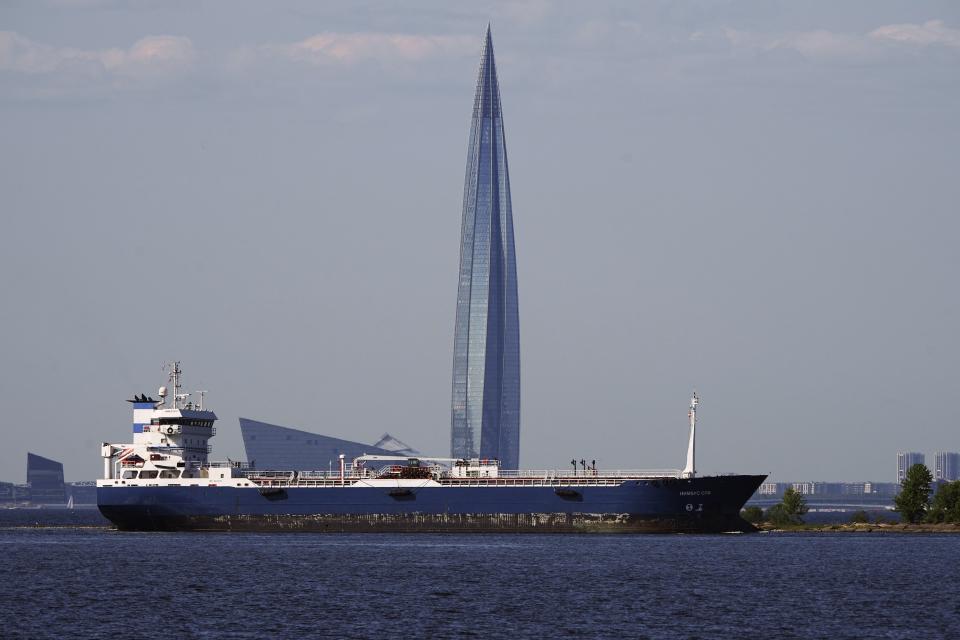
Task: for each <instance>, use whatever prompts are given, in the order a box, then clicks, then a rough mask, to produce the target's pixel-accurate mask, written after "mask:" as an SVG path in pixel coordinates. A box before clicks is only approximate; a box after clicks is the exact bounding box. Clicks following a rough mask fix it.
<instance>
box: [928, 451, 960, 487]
mask: <svg viewBox="0 0 960 640" xmlns="http://www.w3.org/2000/svg"><path fill="white" fill-rule="evenodd" d="M933 479H934V480H936V481H938V482H941V481H942V482H953V481H954V480H960V453H955V452H952V451H937V452H936V453H934V454H933Z"/></svg>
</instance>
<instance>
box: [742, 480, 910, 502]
mask: <svg viewBox="0 0 960 640" xmlns="http://www.w3.org/2000/svg"><path fill="white" fill-rule="evenodd" d="M899 488H900V486H899V485H898V484H896V483H893V482H764V483H763V484H762V485H760V488H758V489H757V492H756V494H754V497H755V498H779V497H781V496H783V492H784V491H786V490H787V489H793V490H794V491H796V492H797V493H799V494H802V495H804V496H809V497H812V498H815V499H817V500H825V501H827V502H829V501H831V500H833V501H838V500H849V499H851V498H854V499H857V498H862V499H864V500H867V501H868V502H870V501H876V500H885V499H887V498H892V497H893V496H895V495H896V494H897V491H898V490H899Z"/></svg>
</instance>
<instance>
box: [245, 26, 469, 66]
mask: <svg viewBox="0 0 960 640" xmlns="http://www.w3.org/2000/svg"><path fill="white" fill-rule="evenodd" d="M479 47H480V41H479V39H478V38H477V37H475V36H438V35H410V34H401V33H373V32H367V33H336V32H324V33H319V34H317V35H314V36H310V37H309V38H306V39H305V40H301V41H299V42H294V43H290V44H279V45H264V46H262V47H259V48H258V49H257V50H256V51H255V53H256V54H259V55H266V56H269V57H279V58H286V59H289V60H295V61H298V62H305V63H308V64H315V65H330V64H353V63H356V62H360V61H368V60H372V61H377V62H381V63H386V64H390V63H395V62H417V61H420V60H424V59H426V58H430V57H433V56H441V55H464V54H476V53H477V52H478V51H479Z"/></svg>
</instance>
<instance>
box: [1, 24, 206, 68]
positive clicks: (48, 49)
mask: <svg viewBox="0 0 960 640" xmlns="http://www.w3.org/2000/svg"><path fill="white" fill-rule="evenodd" d="M195 57H196V55H195V51H194V48H193V43H192V42H190V39H189V38H185V37H183V36H166V35H163V36H147V37H145V38H141V39H140V40H138V41H137V42H135V43H134V44H133V45H132V46H131V47H130V48H128V49H118V48H110V49H75V48H69V47H55V46H52V45H48V44H44V43H41V42H36V41H34V40H31V39H30V38H27V37H26V36H23V35H21V34H18V33H15V32H13V31H0V71H9V72H13V73H19V74H26V75H45V74H80V75H86V76H91V77H96V76H104V75H106V76H122V77H141V76H145V75H157V74H161V75H165V74H170V73H176V72H178V71H182V70H184V69H186V68H189V67H190V66H191V65H192V64H193V61H194V59H195Z"/></svg>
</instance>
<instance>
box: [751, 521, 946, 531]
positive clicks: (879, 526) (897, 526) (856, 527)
mask: <svg viewBox="0 0 960 640" xmlns="http://www.w3.org/2000/svg"><path fill="white" fill-rule="evenodd" d="M756 527H757V532H758V533H960V524H947V523H937V524H931V523H917V524H906V523H892V524H891V523H876V522H856V523H853V522H846V523H842V524H797V525H790V526H787V527H778V526H775V525H771V524H759V525H756Z"/></svg>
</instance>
